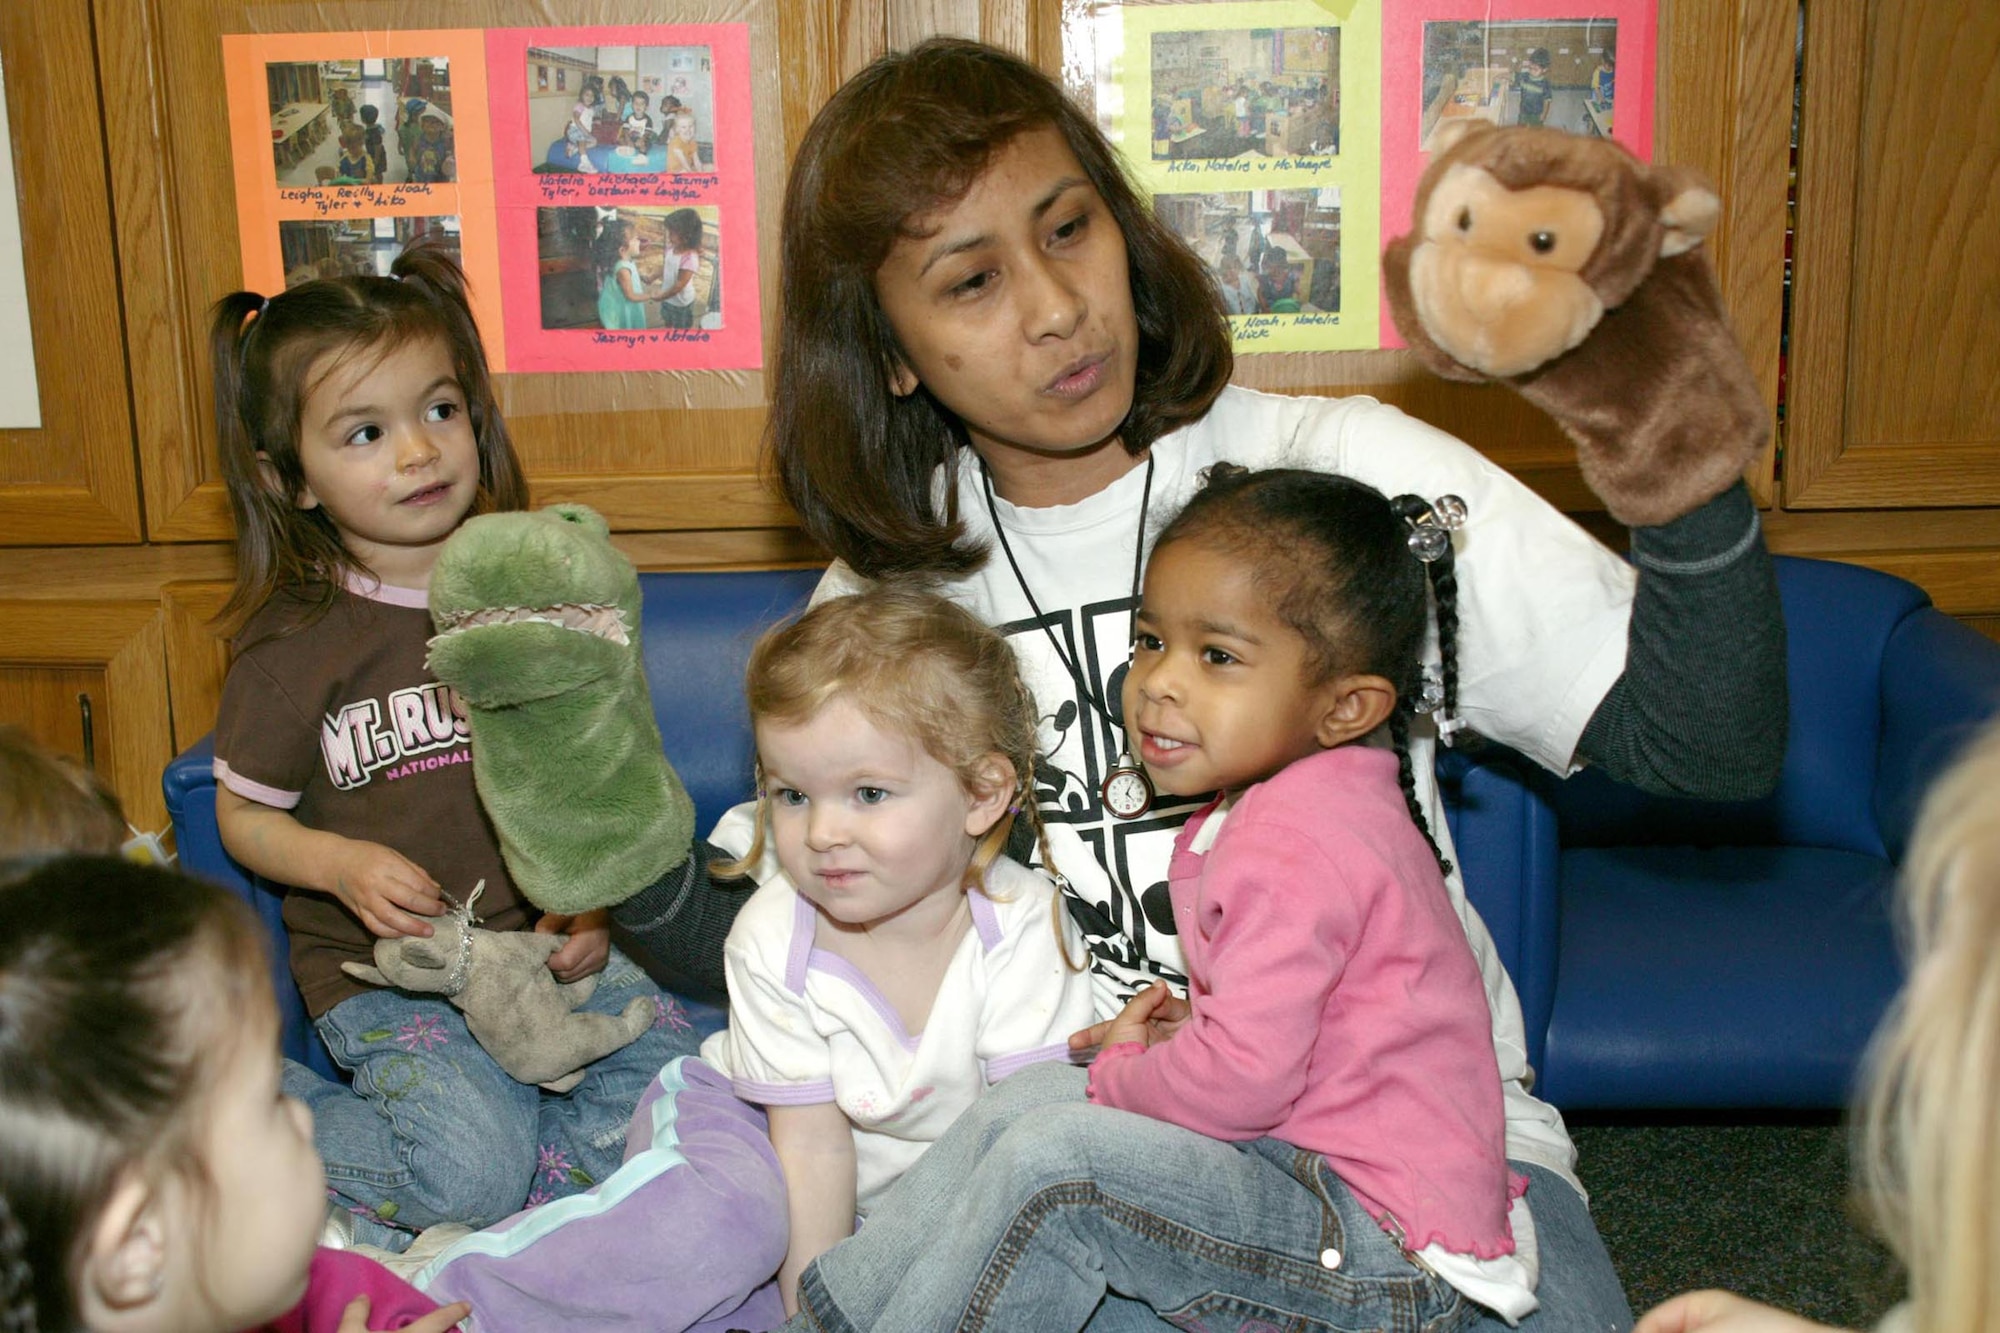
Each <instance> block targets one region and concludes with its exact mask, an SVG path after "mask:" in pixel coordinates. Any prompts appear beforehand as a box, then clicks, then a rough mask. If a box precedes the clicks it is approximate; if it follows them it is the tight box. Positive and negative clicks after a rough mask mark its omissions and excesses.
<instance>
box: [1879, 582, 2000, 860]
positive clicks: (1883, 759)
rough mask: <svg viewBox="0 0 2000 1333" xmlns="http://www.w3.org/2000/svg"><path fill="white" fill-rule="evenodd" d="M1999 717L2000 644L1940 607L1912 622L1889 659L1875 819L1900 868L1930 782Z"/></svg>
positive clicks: (1892, 641)
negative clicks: (1948, 614) (1982, 727)
mask: <svg viewBox="0 0 2000 1333" xmlns="http://www.w3.org/2000/svg"><path fill="white" fill-rule="evenodd" d="M1995 715H2000V643H1995V642H1994V641H1993V640H1991V639H1989V638H1987V637H1986V636H1985V635H1983V634H1980V633H1978V632H1977V631H1975V630H1971V629H1967V628H1966V627H1965V626H1964V625H1961V624H1960V623H1959V622H1958V621H1956V620H1953V619H1952V618H1951V617H1950V616H1947V615H1945V614H1944V613H1943V612H1941V611H1938V610H1937V609H1936V608H1934V607H1930V606H1926V607H1923V608H1922V609H1920V610H1917V611H1914V612H1912V613H1911V614H1910V615H1909V616H1907V617H1905V618H1904V620H1903V621H1902V623H1901V624H1899V625H1897V626H1896V629H1895V631H1894V632H1893V633H1892V634H1891V635H1890V636H1889V642H1888V644H1887V645H1886V646H1885V647H1884V649H1883V653H1882V742H1881V755H1880V759H1879V761H1878V763H1877V766H1876V770H1875V793H1874V800H1875V818H1876V822H1877V824H1878V825H1879V826H1880V829H1881V833H1882V841H1883V843H1884V844H1885V845H1886V846H1887V847H1888V850H1889V856H1890V859H1891V860H1894V861H1896V862H1898V863H1900V862H1901V861H1902V859H1903V852H1904V849H1905V848H1906V847H1907V845H1908V843H1909V837H1910V826H1911V825H1912V823H1914V822H1915V820H1916V814H1917V807H1918V806H1919V805H1920V804H1921V803H1922V801H1923V796H1924V792H1925V791H1926V790H1927V789H1928V787H1929V785H1930V782H1931V780H1932V779H1933V778H1935V777H1937V776H1938V774H1940V773H1941V772H1943V771H1944V769H1945V767H1946V766H1947V765H1948V764H1950V763H1951V761H1952V759H1953V758H1954V757H1955V756H1956V755H1957V754H1958V752H1959V750H1960V749H1961V748H1962V747H1963V746H1964V745H1965V743H1966V742H1967V741H1969V740H1971V739H1972V737H1973V735H1974V734H1975V733H1977V732H1978V731H1979V729H1980V728H1981V726H1983V725H1984V724H1985V723H1986V722H1987V721H1988V720H1989V719H1991V718H1992V717H1994V716H1995Z"/></svg>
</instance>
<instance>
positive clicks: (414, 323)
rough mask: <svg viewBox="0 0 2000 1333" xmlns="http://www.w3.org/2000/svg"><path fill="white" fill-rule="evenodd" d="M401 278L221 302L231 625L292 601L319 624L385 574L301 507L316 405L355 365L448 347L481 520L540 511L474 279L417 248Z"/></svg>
mask: <svg viewBox="0 0 2000 1333" xmlns="http://www.w3.org/2000/svg"><path fill="white" fill-rule="evenodd" d="M390 271H391V272H392V273H393V274H394V275H395V276H394V277H390V278H379V277H375V276H373V275H369V276H365V277H363V276H354V277H342V278H326V279H322V280H319V281H315V282H307V283H301V284H300V285H299V286H297V287H294V288H292V289H291V290H290V291H286V292H282V293H280V294H279V295H277V296H273V297H271V298H269V299H268V300H267V299H266V298H264V297H262V296H259V295H258V294H257V293H256V292H231V293H230V294H229V295H228V296H225V297H223V298H222V299H221V300H220V301H217V302H216V303H215V310H214V313H213V315H212V316H211V318H210V323H209V350H210V355H211V359H212V360H213V362H214V373H215V433H216V442H217V449H218V451H219V453H220V455H221V462H222V477H223V481H224V482H225V483H226V484H227V486H228V488H229V508H230V512H231V513H232V514H234V515H235V518H236V589H235V591H234V592H233V593H232V594H231V595H230V598H229V602H228V604H227V605H225V606H224V607H223V608H222V611H221V614H220V616H219V617H218V618H219V619H223V620H232V619H236V618H238V617H241V616H243V615H245V614H247V613H248V612H250V611H254V610H255V609H256V608H258V607H260V606H262V605H263V604H264V603H265V602H266V601H267V600H268V599H269V598H270V596H271V594H272V593H274V592H276V591H278V590H279V589H280V588H284V589H287V590H293V591H296V592H298V593H299V594H300V595H302V596H304V597H305V598H306V599H307V600H308V602H309V603H310V604H311V605H312V606H313V607H314V608H315V609H314V611H313V614H314V615H316V614H320V613H323V612H324V611H325V610H326V608H327V607H329V606H331V605H332V604H333V600H334V597H335V596H336V595H337V593H338V590H339V587H340V584H341V581H342V579H343V578H344V577H345V576H346V575H347V574H348V573H349V572H350V571H359V572H364V573H369V574H372V573H373V572H374V571H372V570H365V569H361V567H360V566H359V565H358V563H357V562H356V561H355V559H354V557H353V556H352V555H351V554H349V552H348V551H347V550H346V548H345V547H343V546H342V545H341V542H340V534H339V533H338V532H337V531H336V530H335V529H334V526H333V520H332V519H331V518H330V517H328V515H327V513H326V510H325V509H324V508H323V507H315V508H312V509H300V508H299V507H298V506H297V505H296V504H294V503H293V501H294V499H295V498H296V497H297V496H298V494H299V492H300V490H301V489H303V487H304V486H305V480H306V478H305V469H304V468H303V467H302V466H301V465H300V462H299V427H300V421H301V417H302V414H303V413H304V411H305V405H306V400H307V399H309V398H310V397H311V396H312V392H313V390H314V389H315V388H317V387H318V386H319V384H320V382H321V381H322V380H324V379H325V378H326V376H327V375H329V374H331V373H332V371H333V370H334V369H335V368H336V367H337V366H339V365H340V364H341V363H343V362H344V361H345V360H346V359H347V358H348V357H366V358H376V359H379V358H383V357H387V356H392V355H394V354H395V353H396V352H397V351H399V350H401V349H402V348H404V347H408V346H411V345H412V344H416V343H421V342H423V341H425V340H426V339H430V338H440V339H442V340H443V341H444V343H445V345H446V346H447V347H449V348H450V349H451V361H452V368H453V371H454V372H455V373H456V375H457V377H458V387H459V389H460V391H461V392H463V393H464V394H465V404H466V410H467V412H468V413H469V414H470V415H471V418H472V434H473V437H474V439H476V440H477V441H478V444H479V491H478V496H477V498H476V499H475V500H474V501H473V506H472V512H473V513H475V514H483V513H489V512H492V511H495V510H510V509H525V508H527V506H528V483H527V479H526V477H525V476H523V475H522V472H521V464H520V460H519V459H517V458H516V457H515V456H514V445H513V441H512V440H511V439H509V438H508V435H507V424H506V422H505V421H503V420H501V417H500V407H499V404H498V402H497V401H496V400H495V398H494V396H493V381H492V377H491V375H490V374H489V373H488V372H487V369H486V349H485V346H484V345H483V344H482V343H481V342H480V341H479V328H478V325H476V324H475V323H474V322H473V318H472V307H471V306H470V305H469V304H468V303H467V300H466V282H465V272H464V270H462V269H461V268H459V266H458V262H457V261H456V260H455V259H453V258H452V257H451V254H450V252H449V251H448V250H447V249H445V248H444V247H443V246H442V245H440V244H436V243H433V242H430V241H427V240H423V239H419V240H418V241H416V242H415V243H414V244H412V245H411V246H410V247H409V248H408V249H406V250H404V251H403V253H402V254H401V255H399V256H397V258H396V262H395V265H394V267H393V268H392V269H391V270H390ZM267 465H268V468H269V474H270V475H269V477H268V478H267V474H266V471H265V468H266V466H267ZM310 618H311V616H308V617H307V619H310Z"/></svg>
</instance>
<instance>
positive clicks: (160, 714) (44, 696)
mask: <svg viewBox="0 0 2000 1333" xmlns="http://www.w3.org/2000/svg"><path fill="white" fill-rule="evenodd" d="M162 621H163V617H162V614H161V610H160V603H159V601H158V599H157V598H154V599H147V600H138V601H69V600H55V599H50V600H37V601H0V625H5V626H6V627H7V637H6V641H5V643H4V645H0V719H4V720H6V721H10V722H18V723H20V724H22V725H24V726H26V727H27V729H28V732H29V734H30V735H31V736H33V737H34V738H35V739H36V740H38V741H40V742H42V743H43V744H44V745H47V746H50V747H51V748H53V749H55V750H58V751H60V752H62V753H64V754H67V755H70V756H71V757H73V758H75V759H77V760H79V761H83V762H88V763H89V764H90V765H91V767H93V768H95V769H96V771H97V772H98V773H99V774H100V775H101V776H103V777H104V778H105V780H106V781H107V782H108V783H109V784H110V786H111V790H112V791H113V792H115V793H116V794H117V796H118V799H119V800H120V801H121V802H122V803H123V804H124V806H125V812H126V815H127V817H128V818H130V819H131V821H132V822H133V823H134V824H136V825H138V826H139V827H140V828H142V829H160V828H164V827H166V823H167V812H166V802H165V799H164V798H163V797H162V795H161V793H160V771H161V770H162V769H163V768H165V767H166V763H167V761H168V760H169V759H171V758H173V755H174V744H173V732H172V727H171V725H170V723H169V722H168V706H167V659H166V640H165V635H164V630H163V623H162Z"/></svg>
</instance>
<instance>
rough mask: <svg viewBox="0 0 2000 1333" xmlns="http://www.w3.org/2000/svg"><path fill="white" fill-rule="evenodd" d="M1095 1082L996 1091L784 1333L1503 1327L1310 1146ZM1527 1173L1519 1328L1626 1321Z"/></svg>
mask: <svg viewBox="0 0 2000 1333" xmlns="http://www.w3.org/2000/svg"><path fill="white" fill-rule="evenodd" d="M1084 1080H1085V1074H1084V1071H1082V1070H1077V1069H1071V1068H1067V1067H1064V1066H1059V1065H1044V1066H1036V1067H1033V1068H1030V1069H1026V1070H1023V1071H1022V1072H1021V1073H1019V1074H1016V1075H1014V1076H1013V1077H1012V1078H1009V1079H1007V1080H1006V1081H1005V1082H1003V1083H1002V1084H1000V1085H999V1086H998V1087H997V1088H995V1089H994V1090H993V1091H992V1092H990V1093H988V1094H987V1096H986V1097H984V1098H982V1099H981V1100H980V1101H979V1102H978V1103H977V1104H976V1105H974V1107H973V1108H972V1109H971V1110H970V1111H968V1112H967V1113H966V1114H965V1115H964V1116H963V1117H961V1118H960V1120H959V1122H958V1123H957V1124H956V1125H954V1126H952V1128H951V1130H950V1131H949V1132H947V1133H946V1135H945V1136H944V1138H943V1139H941V1140H940V1141H939V1142H938V1143H937V1144H936V1145H934V1146H933V1147H932V1148H931V1149H930V1151H929V1152H927V1153H926V1154H925V1155H924V1157H923V1158H922V1159H921V1160H919V1162H918V1163H917V1165H916V1166H915V1167H913V1168H912V1169H911V1170H910V1171H909V1172H908V1173H906V1174H905V1175H904V1176H903V1178H902V1179H901V1180H900V1181H898V1182H897V1183H896V1185H895V1186H894V1187H893V1188H892V1189H891V1190H890V1191H889V1192H888V1193H887V1194H886V1195H884V1196H883V1198H882V1199H881V1201H880V1203H879V1204H878V1205H877V1207H876V1208H875V1209H874V1210H873V1211H872V1212H871V1213H870V1216H869V1220H868V1223H867V1225H866V1226H864V1227H863V1228H862V1229H861V1230H860V1232H858V1233H857V1234H856V1235H855V1236H854V1237H852V1238H850V1239H848V1240H846V1241H843V1242H841V1244H839V1245H837V1246H835V1247H834V1248H833V1249H832V1250H830V1251H828V1252H827V1253H826V1254H824V1255H822V1256H821V1257H820V1258H819V1259H818V1260H817V1261H815V1262H814V1263H813V1264H812V1265H811V1266H810V1267H808V1268H807V1269H806V1271H805V1274H804V1276H803V1278H802V1279H801V1282H800V1293H801V1302H802V1309H801V1313H800V1315H799V1316H798V1318H797V1319H795V1320H794V1321H793V1322H792V1324H791V1325H789V1326H788V1327H790V1328H793V1329H801V1330H827V1331H828V1333H847V1330H850V1329H873V1330H879V1331H880V1333H900V1331H901V1330H905V1329H947V1328H992V1329H1030V1328H1032V1329H1037V1330H1040V1329H1049V1330H1065V1329H1070V1330H1073V1329H1079V1328H1088V1329H1090V1330H1091V1333H1136V1330H1140V1329H1154V1330H1157V1329H1162V1328H1166V1327H1170V1326H1171V1327H1177V1328H1182V1329H1228V1330H1231V1333H1236V1331H1237V1330H1242V1329H1257V1328H1267V1327H1269V1328H1282V1329H1299V1330H1306V1329H1337V1330H1345V1329H1359V1328H1370V1329H1373V1328H1387V1329H1398V1330H1408V1331H1409V1333H1416V1330H1428V1329H1439V1330H1443V1329H1453V1328H1475V1327H1480V1326H1481V1325H1483V1324H1485V1323H1486V1322H1488V1319H1489V1317H1488V1316H1485V1314H1484V1312H1483V1311H1481V1310H1480V1309H1479V1308H1478V1307H1476V1306H1473V1305H1472V1304H1470V1303H1469V1302H1466V1301H1465V1300H1463V1299H1462V1298H1461V1297H1459V1296H1458V1294H1457V1293H1456V1292H1454V1291H1453V1290H1452V1289H1451V1288H1449V1287H1447V1286H1445V1285H1444V1284H1443V1283H1441V1282H1439V1281H1437V1280H1436V1279H1435V1278H1432V1277H1430V1276H1429V1275H1428V1274H1426V1273H1424V1272H1422V1271H1421V1270H1418V1269H1416V1268H1415V1267H1413V1266H1412V1265H1410V1264H1409V1262H1408V1261H1407V1260H1405V1259H1404V1258H1403V1256H1402V1254H1401V1253H1400V1251H1399V1250H1398V1249H1397V1248H1396V1246H1395V1245H1394V1243H1393V1242H1392V1241H1391V1240H1390V1239H1389V1238H1388V1237H1387V1236H1386V1235H1385V1234H1383V1232H1382V1230H1381V1228H1380V1227H1378V1226H1377V1225H1376V1224H1375V1223H1374V1222H1373V1221H1372V1220H1371V1219H1369V1218H1368V1217H1367V1215H1366V1214H1365V1213H1364V1212H1363V1211H1362V1210H1361V1208H1360V1206H1359V1205H1358V1204H1357V1203H1356V1202H1355V1201H1354V1199H1353V1196H1352V1195H1351V1194H1349V1193H1348V1191H1347V1190H1346V1188H1345V1187H1344V1186H1342V1185H1341V1184H1340V1182H1339V1181H1338V1180H1337V1179H1336V1178H1335V1177H1334V1176H1333V1175H1332V1174H1331V1172H1329V1171H1328V1170H1327V1169H1326V1167H1325V1164H1324V1162H1323V1161H1322V1160H1321V1159H1319V1158H1318V1157H1317V1156H1315V1155H1314V1154H1310V1153H1301V1152H1299V1151H1297V1150H1296V1149H1293V1148H1290V1147H1288V1146H1286V1145H1283V1144H1278V1143H1274V1142H1272V1141H1268V1140H1266V1141H1262V1142H1258V1143H1251V1144H1228V1143H1220V1142H1217V1141H1216V1140H1213V1139H1208V1138H1205V1137H1203V1136H1201V1135H1198V1134H1194V1133H1191V1132H1189V1131H1187V1130H1184V1129H1181V1128H1179V1127H1177V1126H1174V1125H1169V1124H1165V1123H1163V1122H1161V1121H1156V1120H1150V1119H1147V1118H1145V1117H1143V1116H1135V1115H1129V1114H1126V1113H1123V1112H1118V1111H1112V1110H1108V1109H1106V1108H1102V1107H1097V1106H1091V1105H1088V1104H1085V1103H1084V1102H1083V1087H1084ZM1516 1169H1517V1170H1518V1169H1521V1168H1520V1167H1519V1165H1518V1164H1517V1166H1516ZM1526 1173H1527V1174H1528V1175H1529V1177H1530V1179H1531V1181H1532V1182H1533V1183H1532V1185H1531V1187H1530V1190H1529V1196H1528V1197H1529V1201H1530V1205H1531V1206H1532V1207H1533V1208H1534V1211H1535V1220H1536V1230H1537V1237H1538V1239H1539V1241H1540V1254H1541V1270H1542V1276H1541V1285H1540V1289H1539V1293H1538V1294H1539V1295H1540V1298H1541V1300H1542V1303H1543V1304H1542V1309H1541V1310H1540V1311H1538V1312H1537V1313H1536V1314H1534V1315H1531V1316H1529V1318H1528V1319H1527V1320H1525V1321H1524V1322H1523V1325H1522V1327H1523V1328H1524V1329H1533V1330H1536V1333H1555V1331H1556V1330H1565V1331H1567V1330H1576V1331H1577V1333H1581V1331H1582V1330H1586V1329H1588V1330H1592V1331H1593V1333H1604V1331H1605V1330H1610V1329H1622V1328H1627V1327H1629V1326H1630V1324H1631V1312H1630V1311H1629V1310H1628V1309H1627V1308H1626V1305H1625V1300H1624V1296H1623V1293H1622V1292H1621V1291H1620V1289H1619V1286H1618V1281H1617V1278H1616V1275H1615V1274H1614V1273H1613V1272H1612V1269H1611V1264H1610V1260H1609V1258H1608V1257H1607V1256H1606V1255H1605V1253H1604V1248H1603V1245H1602V1244H1601V1243H1600V1242H1599V1241H1598V1239H1597V1236H1596V1233H1595V1231H1594V1230H1593V1229H1592V1227H1591V1225H1590V1220H1589V1212H1588V1210H1587V1209H1586V1208H1585V1206H1584V1204H1583V1200H1582V1199H1581V1198H1580V1197H1579V1196H1578V1195H1577V1194H1576V1192H1575V1191H1574V1190H1572V1189H1571V1188H1570V1187H1569V1186H1568V1185H1566V1184H1565V1183H1563V1181H1562V1180H1561V1179H1560V1178H1558V1177H1556V1176H1554V1175H1552V1174H1550V1173H1548V1172H1546V1171H1542V1170H1540V1169H1539V1168H1529V1169H1528V1170H1527V1172H1526ZM1327 1261H1332V1262H1334V1263H1335V1265H1336V1266H1334V1267H1327V1266H1326V1263H1327ZM1155 1310H1157V1311H1159V1314H1158V1315H1155V1314H1154V1313H1153V1311H1155ZM1490 1322H1491V1324H1492V1326H1493V1327H1495V1328H1498V1327H1503V1326H1504V1325H1501V1324H1500V1321H1499V1320H1497V1319H1491V1320H1490Z"/></svg>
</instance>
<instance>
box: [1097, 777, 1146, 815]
mask: <svg viewBox="0 0 2000 1333" xmlns="http://www.w3.org/2000/svg"><path fill="white" fill-rule="evenodd" d="M1152 803H1153V784H1152V783H1150V782H1148V781H1147V780H1146V775H1145V774H1144V773H1142V772H1140V771H1139V770H1138V769H1136V768H1114V769H1112V770H1111V775H1110V776H1109V777H1107V778H1105V779H1104V804H1105V805H1107V806H1109V807H1110V809H1111V813H1112V814H1114V815H1116V816H1118V817H1119V818H1120V819H1130V818H1132V817H1133V816H1134V815H1140V814H1144V813H1145V811H1146V807H1147V806H1149V805H1151V804H1152Z"/></svg>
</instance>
